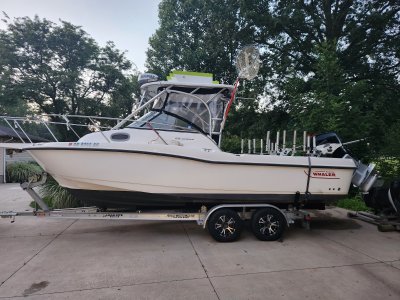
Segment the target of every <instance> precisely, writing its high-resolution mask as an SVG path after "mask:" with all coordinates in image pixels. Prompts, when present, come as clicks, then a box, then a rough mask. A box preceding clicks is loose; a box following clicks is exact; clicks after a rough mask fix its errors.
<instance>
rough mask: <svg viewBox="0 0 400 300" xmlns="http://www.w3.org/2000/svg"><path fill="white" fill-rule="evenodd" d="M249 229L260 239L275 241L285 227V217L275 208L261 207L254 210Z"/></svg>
mask: <svg viewBox="0 0 400 300" xmlns="http://www.w3.org/2000/svg"><path fill="white" fill-rule="evenodd" d="M251 229H252V231H253V233H254V235H255V236H256V237H257V238H258V239H259V240H261V241H276V240H278V239H280V238H281V237H282V235H283V233H284V231H285V229H286V219H285V217H284V216H283V214H282V213H281V212H280V211H278V210H277V209H275V208H271V207H267V208H262V209H259V210H257V211H255V212H254V214H253V216H252V218H251Z"/></svg>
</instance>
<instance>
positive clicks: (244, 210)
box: [0, 173, 311, 229]
mask: <svg viewBox="0 0 400 300" xmlns="http://www.w3.org/2000/svg"><path fill="white" fill-rule="evenodd" d="M46 179H47V174H46V173H44V174H42V176H41V178H40V180H39V181H37V182H33V181H29V182H25V183H21V188H22V189H23V190H25V191H26V192H27V193H28V194H29V195H30V196H31V198H32V199H33V200H34V202H35V203H36V205H37V206H39V208H40V209H38V207H36V208H35V209H34V210H33V211H30V212H28V211H25V212H14V211H0V217H1V218H11V222H12V223H13V222H15V217H17V216H36V217H45V218H57V219H80V220H141V221H196V222H197V224H198V225H201V226H203V228H206V225H207V221H208V220H209V218H210V216H211V215H212V214H213V213H214V212H216V211H218V210H220V209H234V210H236V211H237V212H238V215H239V216H240V218H241V219H242V220H248V219H250V218H251V216H252V210H256V209H260V208H271V209H276V210H277V211H279V212H280V213H281V214H282V216H283V217H284V220H285V221H286V224H285V225H286V227H289V226H290V225H292V224H294V223H295V221H296V220H301V222H302V223H301V224H302V227H304V228H306V229H310V221H311V216H310V214H309V213H308V212H307V211H304V210H301V209H296V208H294V207H291V208H289V209H280V208H278V207H276V206H274V205H271V204H222V205H217V206H214V207H212V208H211V209H209V210H207V208H206V207H205V206H202V207H201V209H200V210H199V211H197V212H191V211H184V210H151V211H150V210H149V211H147V210H146V211H141V210H138V211H135V212H130V211H121V210H113V209H109V210H106V211H102V210H101V209H99V208H97V207H78V208H65V209H50V208H49V207H48V206H47V204H46V203H45V201H44V200H43V199H42V198H41V197H40V196H39V195H38V194H37V192H36V191H35V190H34V188H35V187H38V186H40V185H42V184H43V183H44V182H45V181H46Z"/></svg>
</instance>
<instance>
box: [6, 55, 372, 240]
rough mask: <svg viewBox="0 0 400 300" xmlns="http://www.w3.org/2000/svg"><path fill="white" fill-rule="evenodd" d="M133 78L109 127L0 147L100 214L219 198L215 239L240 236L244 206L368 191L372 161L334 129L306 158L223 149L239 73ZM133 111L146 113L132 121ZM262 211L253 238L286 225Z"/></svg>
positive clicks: (201, 204) (310, 201)
mask: <svg viewBox="0 0 400 300" xmlns="http://www.w3.org/2000/svg"><path fill="white" fill-rule="evenodd" d="M254 64H256V62H253V66H252V67H254V68H257V66H254ZM239 75H240V74H239ZM241 77H246V76H241ZM140 80H141V83H142V86H141V89H142V99H141V101H140V104H139V107H138V108H137V109H136V110H135V111H134V112H133V113H132V114H130V115H129V116H127V117H126V118H125V119H123V120H121V121H120V122H119V123H118V124H117V125H116V126H115V127H114V128H112V129H111V130H98V131H96V132H92V133H89V134H87V135H85V136H83V137H81V138H80V139H79V140H77V141H76V142H49V143H29V144H28V143H25V144H0V147H5V148H9V149H19V150H25V151H28V152H29V154H30V155H31V156H32V157H33V158H34V159H35V160H36V161H37V162H38V163H39V165H40V166H41V167H42V168H43V169H44V170H45V172H47V173H48V174H50V175H51V176H52V177H54V179H55V180H56V181H57V182H58V183H59V184H60V185H61V186H63V187H65V188H67V189H68V190H69V191H70V192H71V193H72V194H73V195H74V196H76V197H77V198H78V199H80V200H82V202H83V203H85V204H86V205H94V206H96V207H98V208H100V209H102V211H105V210H107V209H110V208H113V209H121V210H130V211H134V210H137V209H145V208H148V207H153V208H171V207H176V208H178V207H179V208H183V207H184V208H186V209H189V210H190V209H192V210H200V209H203V210H204V209H208V210H209V209H211V210H212V209H213V208H215V207H217V206H218V205H219V206H221V208H223V209H222V211H223V212H224V213H223V214H220V213H219V212H220V211H218V213H219V214H216V212H217V211H214V215H211V214H210V215H209V217H210V224H211V225H209V226H208V229H209V230H210V232H211V233H212V235H213V236H214V238H216V239H217V240H220V241H230V240H234V239H236V238H237V237H238V234H239V233H240V228H241V227H239V224H240V223H241V222H240V218H239V217H238V214H237V211H238V210H241V209H243V212H244V207H253V206H254V207H257V208H258V207H259V208H263V209H264V210H265V209H270V210H273V209H275V210H277V208H279V209H289V208H290V207H297V208H300V207H302V208H310V209H312V208H317V209H323V208H324V207H325V204H327V203H329V202H331V201H334V200H337V199H339V198H341V197H344V196H346V195H347V193H348V191H349V188H350V185H351V184H352V183H353V184H355V185H357V186H359V187H360V188H361V189H362V191H364V192H367V191H368V190H369V189H370V188H371V186H372V185H373V184H374V182H375V180H376V177H377V175H376V174H375V173H374V172H373V167H370V166H365V165H363V164H361V163H359V162H357V161H355V160H354V159H352V158H351V157H350V156H349V155H348V154H346V151H345V149H344V146H343V145H342V143H341V141H340V139H339V138H338V137H337V136H336V134H334V133H330V134H324V135H319V136H317V137H316V138H315V139H314V151H313V152H309V154H308V155H304V156H295V155H251V154H232V153H227V152H223V151H222V150H221V149H220V147H219V146H220V145H221V140H222V130H223V128H224V124H225V121H226V118H227V116H228V112H229V107H230V105H231V103H232V101H233V99H234V97H235V92H236V89H237V87H238V83H239V80H237V81H236V83H235V85H224V84H218V83H215V82H214V81H213V78H212V75H211V74H206V73H194V72H179V71H175V72H172V73H171V75H170V76H169V78H168V80H167V81H158V79H157V77H156V76H154V75H151V74H143V75H142V76H141V77H140ZM140 111H147V112H146V113H145V114H144V115H142V116H141V117H140V118H138V119H134V117H135V116H136V115H137V114H138V113H139V112H140ZM132 120H133V121H132ZM97 129H98V128H97ZM293 150H295V149H293ZM294 152H295V151H292V154H294ZM260 211H262V209H261V210H255V212H254V214H253V215H257V212H259V214H258V215H259V216H258V218H255V217H254V216H253V217H252V219H253V221H252V222H253V229H254V228H255V229H254V230H255V233H256V235H257V237H258V238H260V239H264V240H265V239H268V240H271V239H276V238H278V237H279V236H280V234H281V232H280V230H278V231H279V232H276V231H277V230H276V228H278V227H279V226H278V227H276V228H274V226H273V224H274V223H273V219H274V218H275V219H277V220H278V221H279V222H280V223H281V224H280V227H282V230H283V227H284V226H283V221H282V220H285V218H283V219H282V216H280V213H278V214H275V215H274V214H272V215H273V216H272V217H268V216H271V213H266V212H265V211H264V212H263V213H261V212H260ZM227 212H228V213H227ZM232 212H233V213H232ZM267 212H268V211H267ZM233 214H234V215H233ZM221 216H222V217H223V218H222V217H221ZM271 218H272V219H271ZM241 219H245V217H244V215H241ZM263 222H264V223H263ZM265 222H266V223H268V226H267V227H266V226H265ZM279 222H278V225H279ZM235 223H236V224H237V226H238V227H235ZM263 224H264V225H263ZM271 224H272V225H271ZM230 228H231V229H230ZM257 228H258V229H257ZM266 228H267V229H268V230H267V231H266ZM271 228H272V229H271ZM271 230H272V231H271ZM257 232H258V233H257Z"/></svg>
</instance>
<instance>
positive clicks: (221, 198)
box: [68, 189, 346, 210]
mask: <svg viewBox="0 0 400 300" xmlns="http://www.w3.org/2000/svg"><path fill="white" fill-rule="evenodd" d="M68 190H69V191H70V192H71V194H72V195H74V196H75V197H76V198H77V199H78V200H79V201H80V202H81V203H82V204H83V205H85V206H97V207H99V208H103V209H107V208H119V209H129V210H136V209H139V208H172V207H175V208H185V207H187V208H200V207H201V206H202V205H205V206H208V207H211V206H215V205H220V204H235V203H240V204H243V203H249V204H258V203H268V204H272V205H275V206H277V207H280V208H286V207H288V206H289V205H294V204H295V201H296V194H155V193H143V192H133V191H96V190H81V189H68ZM345 196H346V195H309V197H308V199H305V196H304V195H301V196H300V199H299V201H301V202H302V203H304V206H302V207H304V208H308V209H324V208H325V205H326V204H329V203H332V202H334V201H337V200H339V199H341V198H344V197H345Z"/></svg>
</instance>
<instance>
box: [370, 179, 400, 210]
mask: <svg viewBox="0 0 400 300" xmlns="http://www.w3.org/2000/svg"><path fill="white" fill-rule="evenodd" d="M363 199H364V201H365V204H366V205H367V206H368V207H370V208H372V209H373V210H374V211H375V214H383V215H386V216H398V217H400V179H399V180H394V181H392V183H391V184H390V186H389V187H373V188H372V189H371V190H370V191H369V193H368V194H364V195H363Z"/></svg>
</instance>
